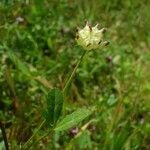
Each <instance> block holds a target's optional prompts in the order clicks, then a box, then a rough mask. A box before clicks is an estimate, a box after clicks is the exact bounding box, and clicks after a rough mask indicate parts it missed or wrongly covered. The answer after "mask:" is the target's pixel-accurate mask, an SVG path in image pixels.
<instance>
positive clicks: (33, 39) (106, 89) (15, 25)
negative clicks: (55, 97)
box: [0, 0, 150, 150]
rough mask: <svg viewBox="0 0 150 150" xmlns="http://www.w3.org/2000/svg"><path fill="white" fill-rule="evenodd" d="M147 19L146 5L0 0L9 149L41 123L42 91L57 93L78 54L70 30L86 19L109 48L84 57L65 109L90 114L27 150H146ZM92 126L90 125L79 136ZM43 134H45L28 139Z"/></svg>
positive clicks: (0, 77)
mask: <svg viewBox="0 0 150 150" xmlns="http://www.w3.org/2000/svg"><path fill="white" fill-rule="evenodd" d="M149 12H150V1H148V0H142V1H141V0H89V1H88V0H32V1H30V0H26V1H25V0H24V1H23V0H16V1H15V0H14V1H13V0H12V1H11V0H5V1H4V0H1V1H0V120H1V121H2V122H3V123H4V124H5V128H6V132H7V137H8V141H9V144H10V149H12V150H17V149H19V145H21V144H23V143H25V142H26V141H27V139H29V137H30V136H31V135H32V132H33V130H34V129H35V128H36V127H37V126H38V125H39V124H40V122H41V120H42V116H41V113H42V111H43V109H44V106H45V103H46V101H45V95H46V94H47V92H48V90H49V89H50V88H53V87H58V88H61V89H62V88H63V86H64V83H65V81H66V79H67V77H68V75H69V74H70V73H71V71H72V70H73V68H74V66H75V64H76V61H77V59H78V58H79V57H80V55H81V54H82V52H83V50H82V48H81V47H79V46H77V45H76V42H75V35H76V28H77V27H80V28H83V27H84V26H85V21H86V20H88V21H89V22H90V23H91V24H92V25H93V26H94V25H96V23H99V24H100V27H101V28H102V27H106V28H108V31H107V33H106V34H105V39H107V40H108V41H110V45H109V46H108V47H106V48H104V49H99V50H95V51H91V52H89V53H88V54H87V55H86V57H85V59H84V61H83V62H82V64H81V65H80V67H79V68H78V70H77V74H76V76H75V79H74V81H73V84H72V86H71V89H70V91H69V95H68V98H67V102H66V103H65V109H66V112H67V113H70V112H72V111H74V110H76V109H77V108H80V107H87V108H90V107H91V106H95V107H96V108H97V110H96V111H95V113H94V114H93V115H92V116H90V117H89V118H87V119H86V120H84V121H83V122H82V123H80V124H78V126H76V127H75V128H73V129H70V130H68V131H66V132H59V133H58V132H56V133H53V134H52V135H50V136H48V137H47V138H45V139H44V140H42V141H41V142H39V143H38V144H36V145H35V146H34V147H32V148H31V149H36V150H38V149H42V150H45V149H77V150H79V149H89V150H90V149H91V150H93V149H95V150H99V149H108V150H121V149H125V150H141V149H142V150H148V149H149V148H150V143H149V140H150V137H149V135H150V123H149V121H150V112H149V110H150V70H149V69H150V13H149ZM92 119H95V120H96V121H94V122H92V123H90V124H89V125H88V127H87V128H86V129H85V130H83V131H82V130H80V129H81V128H82V127H83V126H84V125H85V124H86V123H87V122H89V121H90V120H92ZM75 129H76V132H75V133H74V130H75ZM44 132H46V128H44V129H43V130H42V131H41V132H40V133H39V134H38V135H37V136H36V137H35V139H36V138H38V137H40V136H41V135H42V134H43V133H44ZM78 132H81V134H80V135H79V136H78V137H77V136H76V135H75V134H77V133H78ZM0 135H1V133H0ZM1 147H3V139H2V136H0V149H2V148H1Z"/></svg>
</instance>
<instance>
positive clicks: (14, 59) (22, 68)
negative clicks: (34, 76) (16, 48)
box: [7, 51, 31, 76]
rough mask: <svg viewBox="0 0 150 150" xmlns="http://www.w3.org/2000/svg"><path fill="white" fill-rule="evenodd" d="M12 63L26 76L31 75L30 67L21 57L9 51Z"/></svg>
mask: <svg viewBox="0 0 150 150" xmlns="http://www.w3.org/2000/svg"><path fill="white" fill-rule="evenodd" d="M7 54H8V56H9V58H10V60H11V61H12V63H13V64H14V65H15V66H16V67H17V68H18V69H19V70H20V71H21V72H22V73H23V74H24V75H26V76H31V74H30V71H29V68H28V67H27V66H26V65H25V64H24V63H22V62H21V61H20V59H19V58H18V57H17V56H16V55H15V54H14V53H13V52H12V51H8V52H7Z"/></svg>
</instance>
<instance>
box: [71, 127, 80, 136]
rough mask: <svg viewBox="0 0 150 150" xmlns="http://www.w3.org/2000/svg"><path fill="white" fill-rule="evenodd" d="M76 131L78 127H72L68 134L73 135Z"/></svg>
mask: <svg viewBox="0 0 150 150" xmlns="http://www.w3.org/2000/svg"><path fill="white" fill-rule="evenodd" d="M78 132H79V128H77V127H75V128H72V129H71V131H70V135H71V136H75V135H76V134H77V133H78Z"/></svg>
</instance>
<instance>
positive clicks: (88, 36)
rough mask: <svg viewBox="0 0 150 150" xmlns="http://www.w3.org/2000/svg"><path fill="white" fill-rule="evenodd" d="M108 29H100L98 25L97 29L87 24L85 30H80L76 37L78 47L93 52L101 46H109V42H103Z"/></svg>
mask: <svg viewBox="0 0 150 150" xmlns="http://www.w3.org/2000/svg"><path fill="white" fill-rule="evenodd" d="M105 31H106V29H105V28H102V29H100V30H99V29H98V24H97V25H96V26H95V27H91V25H90V24H89V23H88V22H87V23H86V26H85V27H84V28H83V29H79V30H78V33H77V37H76V41H77V43H78V45H80V46H82V47H83V48H84V49H85V50H93V49H97V48H99V47H100V46H101V45H104V44H105V45H107V44H108V42H107V41H105V42H103V34H104V33H105Z"/></svg>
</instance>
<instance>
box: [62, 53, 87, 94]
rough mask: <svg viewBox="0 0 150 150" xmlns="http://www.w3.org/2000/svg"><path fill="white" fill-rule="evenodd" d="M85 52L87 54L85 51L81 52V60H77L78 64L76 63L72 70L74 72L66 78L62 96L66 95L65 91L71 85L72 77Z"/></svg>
mask: <svg viewBox="0 0 150 150" xmlns="http://www.w3.org/2000/svg"><path fill="white" fill-rule="evenodd" d="M86 52H87V51H84V52H83V54H82V56H81V58H80V59H79V60H78V62H77V65H76V66H75V68H74V70H73V71H72V73H71V75H70V77H69V78H68V80H67V82H66V84H65V86H64V88H63V94H64V95H66V92H67V89H68V87H69V85H70V84H71V82H72V79H73V77H74V75H75V73H76V70H77V68H78V67H79V65H80V63H81V62H82V60H83V57H84V56H85V54H86Z"/></svg>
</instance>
